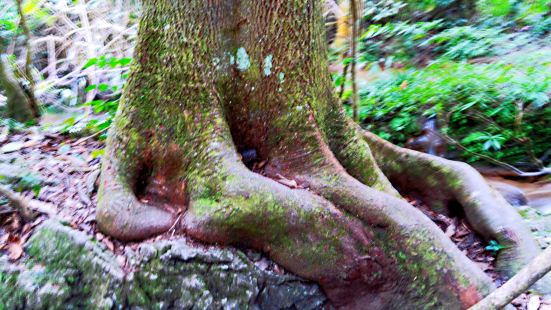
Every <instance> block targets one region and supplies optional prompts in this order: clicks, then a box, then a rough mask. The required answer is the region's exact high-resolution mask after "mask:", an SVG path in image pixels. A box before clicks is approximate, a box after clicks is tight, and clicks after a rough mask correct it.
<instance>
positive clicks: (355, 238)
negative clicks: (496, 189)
mask: <svg viewBox="0 0 551 310" xmlns="http://www.w3.org/2000/svg"><path fill="white" fill-rule="evenodd" d="M322 7H323V1H316V0H293V1H286V0H269V1H268V0H266V1H258V0H233V1H232V0H225V1H224V0H212V1H200V0H190V1H169V0H150V1H145V3H144V13H143V17H142V21H141V24H140V34H139V39H138V46H137V49H136V54H135V62H134V65H133V67H132V69H131V75H130V79H129V82H128V84H127V86H126V89H125V91H124V95H123V99H122V103H121V107H120V110H119V112H118V114H117V117H116V121H115V125H114V126H113V129H112V130H111V133H110V137H109V140H108V142H107V151H106V157H105V160H104V162H103V168H102V169H103V170H102V178H101V188H100V197H99V204H98V210H97V221H98V224H99V227H100V229H102V230H103V231H104V232H106V233H109V234H111V235H113V236H115V237H117V238H119V239H122V240H140V239H145V238H148V237H151V236H154V235H157V234H162V233H164V232H167V231H175V232H181V233H185V234H187V235H188V236H190V237H192V238H194V239H196V240H199V241H203V242H207V243H218V244H224V245H234V246H241V247H249V248H254V249H257V250H261V251H263V252H264V253H266V254H267V255H269V256H270V257H271V258H272V259H274V260H275V261H277V262H278V263H279V264H281V265H282V266H284V267H285V268H287V269H288V270H290V271H291V272H293V273H295V274H297V275H300V276H302V277H305V278H307V279H311V280H315V281H317V282H318V283H320V284H321V285H322V287H323V288H324V290H325V291H326V293H327V294H328V296H329V298H330V299H331V300H332V302H333V303H334V304H335V305H337V306H346V307H350V308H365V306H366V305H367V304H369V305H370V309H379V308H397V309H398V308H401V307H405V308H407V309H411V308H423V307H436V308H441V309H444V308H445V309H459V308H466V307H468V306H470V305H473V304H474V303H476V302H477V301H478V300H480V299H481V298H482V297H483V296H484V295H486V294H488V293H489V292H490V291H491V290H492V289H493V284H492V283H491V280H490V279H489V278H488V277H487V276H486V275H485V274H484V273H483V272H482V271H481V270H480V269H478V267H477V266H476V265H475V264H474V263H473V262H471V261H470V260H469V259H468V258H467V257H466V256H465V255H463V254H462V253H461V252H460V251H459V250H458V249H457V248H456V247H455V245H454V244H453V243H452V242H451V241H450V240H449V239H448V238H447V237H446V236H445V235H444V233H443V232H442V231H441V230H439V228H438V227H437V226H436V225H435V224H434V223H432V222H431V221H430V220H429V219H428V218H427V217H426V216H424V215H423V213H422V212H420V211H419V210H417V209H415V208H414V207H413V206H411V205H409V204H408V203H407V202H406V201H405V200H403V199H402V198H401V196H400V194H399V193H398V191H397V190H396V189H395V187H394V186H393V183H391V182H394V184H396V185H399V189H400V190H401V191H403V192H408V191H410V190H411V191H416V192H419V193H429V194H430V193H438V199H437V200H435V203H433V204H432V205H433V206H434V207H435V208H439V209H440V210H444V211H445V210H446V207H447V206H448V205H452V204H455V202H459V204H460V205H461V206H463V207H464V208H465V209H466V210H465V213H466V214H467V216H468V219H469V220H470V221H471V223H472V224H473V225H474V226H475V229H477V230H478V231H479V232H480V233H482V234H484V236H485V237H487V238H492V239H498V240H500V241H504V242H506V241H507V242H508V244H510V245H511V246H510V247H509V248H508V250H507V251H505V252H506V254H507V255H505V256H504V259H503V260H502V261H503V262H504V263H503V266H504V271H505V272H514V271H515V270H516V269H515V268H519V267H521V266H520V265H522V264H523V263H524V259H525V258H526V257H529V258H531V257H533V256H534V255H536V254H537V252H538V250H537V247H536V246H535V243H534V241H533V240H532V239H530V237H529V232H528V231H527V229H525V227H523V226H522V225H521V224H519V223H520V222H521V219H520V217H519V216H518V215H517V214H516V213H515V211H514V210H513V209H512V208H511V207H510V206H509V205H507V204H506V203H505V202H504V201H503V200H501V199H499V197H498V196H496V195H495V194H494V193H493V192H492V191H491V190H490V189H489V187H488V186H487V185H486V184H485V183H484V182H483V180H482V179H481V177H480V175H478V174H476V173H475V172H474V171H473V170H472V169H471V168H469V167H468V166H465V165H462V164H459V163H453V162H448V161H445V160H440V159H437V158H434V157H430V156H429V157H427V156H424V155H421V154H419V153H416V152H410V151H407V150H403V149H400V148H396V147H394V146H392V145H388V144H387V143H385V142H384V141H381V140H379V139H378V138H376V137H374V136H372V135H370V134H367V133H364V132H362V130H361V129H360V128H359V127H358V126H356V125H355V124H354V123H353V122H352V121H351V120H349V119H348V118H347V116H346V115H345V113H344V111H343V109H342V107H341V106H340V105H339V103H338V101H337V100H336V99H335V96H334V94H333V89H332V83H331V80H330V75H329V72H328V69H327V67H328V66H327V60H326V51H325V46H324V40H323V38H324V34H323V19H322ZM370 145H371V147H372V148H373V151H374V152H373V153H372V149H371V148H370ZM239 150H255V151H256V153H257V154H258V155H257V157H258V159H257V160H258V161H265V162H266V166H265V167H264V169H263V173H262V174H259V173H255V172H253V171H251V170H249V169H248V168H247V167H246V166H245V165H244V164H243V162H242V160H241V156H240V154H239V152H238V151H239ZM374 156H375V157H374ZM417 159H419V160H421V162H423V164H422V165H420V166H419V167H416V166H415V162H416V160H417ZM379 165H381V167H383V168H384V170H381V169H380V168H379ZM397 171H400V173H397ZM385 173H388V174H389V175H391V176H392V178H391V179H390V180H389V179H388V178H387V177H386V176H385ZM283 178H284V179H288V180H293V181H295V182H296V186H294V184H292V182H284V183H287V185H291V186H285V185H283V184H281V183H278V182H276V180H278V179H280V180H281V179H283ZM403 180H421V181H420V182H418V183H416V184H415V185H416V186H415V187H410V186H408V185H410V183H409V181H408V182H401V181H403ZM477 182H478V183H477ZM414 183H415V181H414ZM473 184H478V185H479V186H480V187H479V188H477V189H476V191H473V186H474V185H473ZM425 198H426V200H427V202H428V203H429V202H431V201H432V200H431V199H432V197H431V196H430V195H429V196H425ZM467 209H468V210H467ZM503 212H505V213H503ZM502 214H506V215H507V216H509V217H510V219H509V220H508V221H499V220H496V218H498V219H499V218H500V217H501V215H502ZM479 216H481V217H482V216H483V217H485V218H483V219H479V218H477V217H479ZM496 221H497V222H496ZM515 221H518V222H519V223H515V225H513V226H511V227H501V226H500V227H494V226H493V225H494V224H496V223H497V224H498V225H501V224H503V225H509V224H511V222H515ZM519 248H520V249H521V250H522V251H524V250H526V253H524V252H522V253H520V252H521V251H518V249H519ZM500 258H501V257H500ZM529 258H526V259H529ZM517 265H519V266H517Z"/></svg>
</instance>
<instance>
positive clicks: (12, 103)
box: [0, 54, 39, 122]
mask: <svg viewBox="0 0 551 310" xmlns="http://www.w3.org/2000/svg"><path fill="white" fill-rule="evenodd" d="M0 90H2V91H4V95H5V96H6V97H7V104H6V116H7V117H9V118H13V119H15V120H17V121H20V122H27V121H31V120H34V119H36V118H37V117H38V116H39V109H38V106H37V105H36V101H35V100H33V99H32V98H31V97H30V96H29V94H27V92H26V91H25V90H24V89H23V87H22V86H21V84H19V82H18V81H17V79H16V78H15V75H14V74H13V71H12V67H11V65H10V63H9V61H8V59H7V56H6V55H1V54H0Z"/></svg>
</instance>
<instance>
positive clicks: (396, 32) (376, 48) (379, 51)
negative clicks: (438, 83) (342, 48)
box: [359, 20, 442, 63]
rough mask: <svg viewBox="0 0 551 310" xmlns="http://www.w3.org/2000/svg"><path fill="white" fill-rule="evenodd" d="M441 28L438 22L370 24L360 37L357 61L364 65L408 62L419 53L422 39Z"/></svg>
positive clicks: (440, 23)
mask: <svg viewBox="0 0 551 310" xmlns="http://www.w3.org/2000/svg"><path fill="white" fill-rule="evenodd" d="M441 27H442V22H441V21H440V20H436V21H431V22H417V23H409V22H390V23H386V24H372V25H370V26H369V27H368V29H367V31H366V32H365V33H364V34H363V35H362V36H361V37H360V40H361V41H360V57H359V60H360V62H365V63H369V62H376V61H381V60H384V61H386V62H387V63H388V62H392V61H393V60H398V61H408V60H410V59H411V58H413V57H414V56H415V55H416V54H418V53H420V52H421V49H422V45H421V43H422V42H423V41H424V39H426V38H427V36H429V35H430V34H431V32H432V31H434V30H436V29H439V28H441ZM389 56H390V57H389Z"/></svg>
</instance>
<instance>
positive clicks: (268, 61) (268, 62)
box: [264, 55, 274, 76]
mask: <svg viewBox="0 0 551 310" xmlns="http://www.w3.org/2000/svg"><path fill="white" fill-rule="evenodd" d="M273 59H274V56H273V55H268V56H266V58H264V76H270V74H272V66H273V64H272V60H273Z"/></svg>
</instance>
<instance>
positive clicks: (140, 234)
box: [96, 159, 177, 241]
mask: <svg viewBox="0 0 551 310" xmlns="http://www.w3.org/2000/svg"><path fill="white" fill-rule="evenodd" d="M113 161H114V159H111V160H108V161H105V162H104V163H103V167H102V172H101V181H100V182H101V186H100V191H99V193H98V195H99V196H100V197H105V198H104V199H99V201H98V206H97V211H96V212H97V213H96V218H97V222H98V227H99V228H100V230H102V231H104V232H108V233H109V234H110V235H111V236H113V237H115V238H117V239H120V240H123V241H133V240H143V239H146V238H149V237H151V236H155V235H158V234H162V233H164V232H166V231H168V230H169V229H170V227H171V226H172V225H173V222H174V220H175V218H176V217H177V215H176V214H173V212H170V210H164V209H161V208H160V207H157V206H152V205H147V204H145V203H142V202H141V201H139V200H138V199H137V197H136V195H135V194H134V192H133V191H132V190H131V188H130V186H128V185H126V186H125V185H123V184H124V183H123V182H121V179H120V176H119V175H118V173H116V171H115V167H114V164H113Z"/></svg>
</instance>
